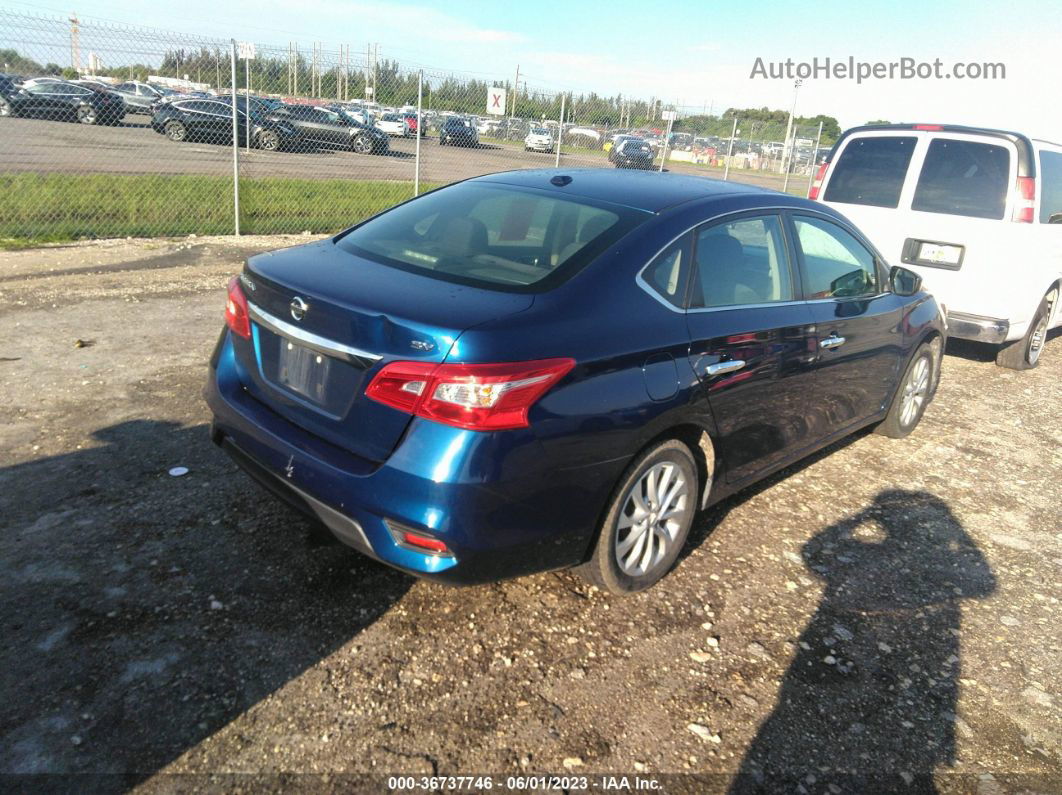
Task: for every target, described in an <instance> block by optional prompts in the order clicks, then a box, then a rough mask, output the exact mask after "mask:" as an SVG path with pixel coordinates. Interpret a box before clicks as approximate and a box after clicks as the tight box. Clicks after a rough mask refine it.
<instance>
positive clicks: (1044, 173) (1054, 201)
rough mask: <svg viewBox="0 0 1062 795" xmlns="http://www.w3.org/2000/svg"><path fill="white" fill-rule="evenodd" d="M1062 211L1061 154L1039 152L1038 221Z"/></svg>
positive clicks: (1048, 220)
mask: <svg viewBox="0 0 1062 795" xmlns="http://www.w3.org/2000/svg"><path fill="white" fill-rule="evenodd" d="M1058 213H1062V154H1059V153H1058V152H1040V223H1041V224H1049V223H1051V216H1052V215H1056V214H1058Z"/></svg>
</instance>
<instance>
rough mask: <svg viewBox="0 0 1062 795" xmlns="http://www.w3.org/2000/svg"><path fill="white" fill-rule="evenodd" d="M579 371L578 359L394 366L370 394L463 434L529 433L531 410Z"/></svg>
mask: <svg viewBox="0 0 1062 795" xmlns="http://www.w3.org/2000/svg"><path fill="white" fill-rule="evenodd" d="M574 366H575V360H574V359H539V360H537V361H533V362H506V363H504V364H430V363H425V362H392V363H391V364H389V365H387V366H385V367H384V368H383V369H382V370H380V372H379V373H377V374H376V377H375V378H373V380H372V383H371V384H369V388H368V389H366V390H365V394H366V395H367V396H368V397H370V398H372V399H373V400H375V401H378V402H380V403H383V404H384V405H387V406H391V407H392V408H396V409H398V410H399V411H404V412H407V413H409V414H414V415H416V416H418V417H424V418H425V419H429V420H435V421H436V422H441V423H443V424H445V425H453V426H455V427H458V428H467V429H469V430H473V431H500V430H506V429H510V428H526V427H527V425H528V421H527V413H528V411H529V410H530V408H531V406H532V405H534V403H535V401H536V400H538V399H539V398H540V397H542V395H544V394H545V393H546V392H547V391H548V390H549V389H550V388H551V387H552V386H553V385H554V384H556V383H557V382H558V381H560V380H561V378H563V377H564V376H565V375H566V374H567V373H568V372H569V371H570V370H571V369H572V368H573V367H574Z"/></svg>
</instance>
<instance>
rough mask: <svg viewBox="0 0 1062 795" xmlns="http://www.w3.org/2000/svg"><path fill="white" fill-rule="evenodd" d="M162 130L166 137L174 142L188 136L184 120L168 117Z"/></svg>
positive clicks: (178, 141)
mask: <svg viewBox="0 0 1062 795" xmlns="http://www.w3.org/2000/svg"><path fill="white" fill-rule="evenodd" d="M162 132H163V133H164V134H165V136H166V137H167V138H169V139H170V140H171V141H173V142H174V143H178V144H179V143H180V142H181V141H183V140H185V139H186V138H187V137H188V128H187V127H185V126H184V122H180V121H177V120H176V119H170V120H169V121H168V122H166V124H165V125H164V126H163V128H162Z"/></svg>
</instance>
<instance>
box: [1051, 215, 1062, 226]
mask: <svg viewBox="0 0 1062 795" xmlns="http://www.w3.org/2000/svg"><path fill="white" fill-rule="evenodd" d="M1047 223H1049V224H1062V213H1051V217H1050V218H1048V219H1047Z"/></svg>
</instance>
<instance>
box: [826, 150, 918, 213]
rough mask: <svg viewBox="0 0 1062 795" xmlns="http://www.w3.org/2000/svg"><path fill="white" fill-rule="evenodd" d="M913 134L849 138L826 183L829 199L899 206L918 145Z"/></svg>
mask: <svg viewBox="0 0 1062 795" xmlns="http://www.w3.org/2000/svg"><path fill="white" fill-rule="evenodd" d="M915 141H916V139H915V137H914V136H873V137H870V138H854V139H851V140H849V142H848V145H847V146H845V148H844V151H843V152H841V156H840V158H839V159H838V160H837V163H836V164H835V165H834V167H833V173H832V174H831V175H830V181H829V182H828V183H827V185H826V195H825V196H824V197H823V199H824V200H825V201H828V202H843V203H845V204H866V205H870V206H871V207H897V206H898V205H899V204H900V192H901V191H902V190H903V182H904V179H906V178H907V166H909V165H910V163H911V153H912V152H914V148H915Z"/></svg>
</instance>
